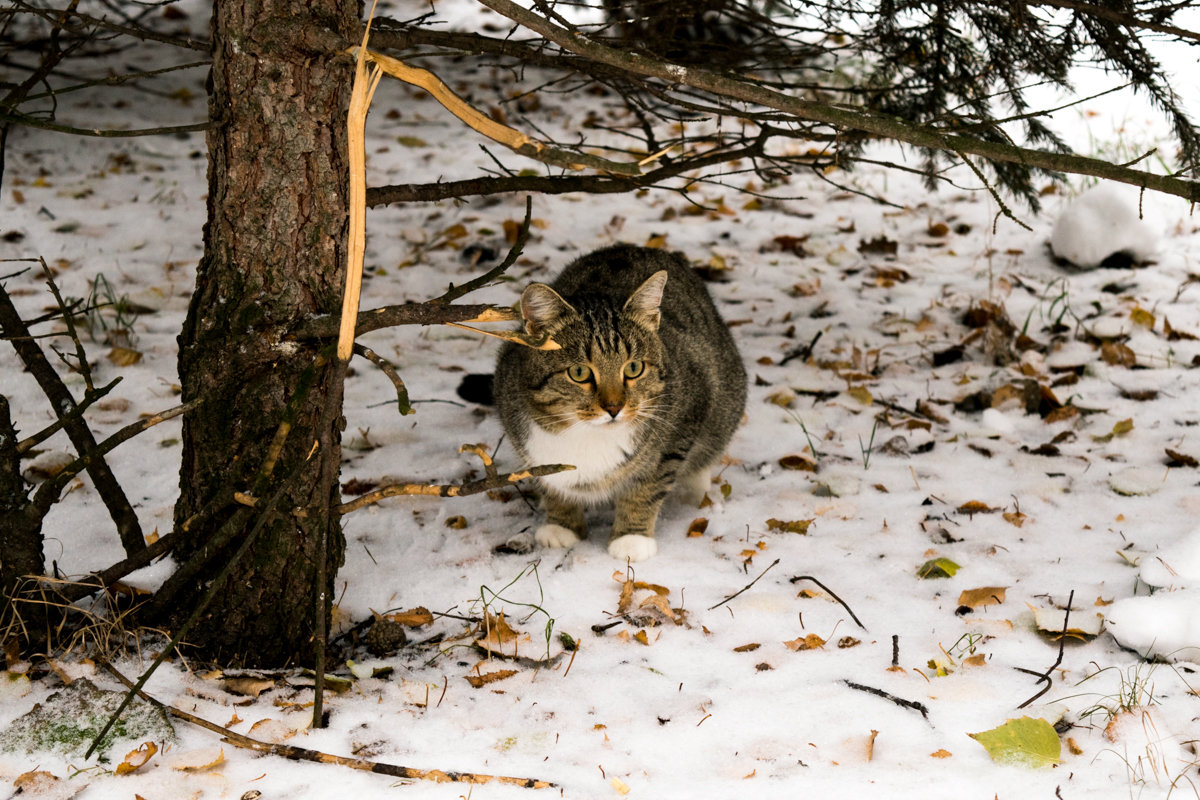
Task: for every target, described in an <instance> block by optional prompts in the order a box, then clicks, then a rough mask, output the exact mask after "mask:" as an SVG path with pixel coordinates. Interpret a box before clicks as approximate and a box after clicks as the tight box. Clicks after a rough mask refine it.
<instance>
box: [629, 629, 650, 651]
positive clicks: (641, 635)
mask: <svg viewBox="0 0 1200 800" xmlns="http://www.w3.org/2000/svg"><path fill="white" fill-rule="evenodd" d="M633 638H634V641H636V642H637V643H638V644H644V645H646V646H647V647H649V646H650V637H649V636H647V635H646V632H645V631H644V630H641V631H638V632H637V633H635V634H634V635H633Z"/></svg>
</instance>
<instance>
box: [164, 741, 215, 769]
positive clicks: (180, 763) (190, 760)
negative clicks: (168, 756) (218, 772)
mask: <svg viewBox="0 0 1200 800" xmlns="http://www.w3.org/2000/svg"><path fill="white" fill-rule="evenodd" d="M224 763H225V751H224V750H222V749H221V748H219V747H218V748H209V749H207V750H193V751H192V752H190V753H185V754H184V755H182V756H180V757H179V758H177V759H176V760H175V763H174V764H172V765H171V769H174V770H178V771H179V772H204V771H205V770H210V769H213V768H214V767H219V766H221V765H222V764H224Z"/></svg>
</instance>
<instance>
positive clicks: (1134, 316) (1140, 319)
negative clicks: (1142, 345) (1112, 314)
mask: <svg viewBox="0 0 1200 800" xmlns="http://www.w3.org/2000/svg"><path fill="white" fill-rule="evenodd" d="M1129 318H1130V319H1131V320H1133V324H1134V325H1141V326H1143V327H1146V328H1149V329H1150V330H1154V322H1155V319H1154V315H1153V314H1151V313H1150V312H1149V311H1147V310H1146V309H1144V308H1142V307H1141V306H1137V307H1136V308H1134V309H1133V311H1130V312H1129Z"/></svg>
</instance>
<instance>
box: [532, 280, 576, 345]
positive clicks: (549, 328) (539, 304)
mask: <svg viewBox="0 0 1200 800" xmlns="http://www.w3.org/2000/svg"><path fill="white" fill-rule="evenodd" d="M574 310H575V309H574V308H572V307H571V304H570V303H568V302H567V301H566V300H563V299H562V297H561V296H560V295H559V294H558V292H556V291H554V290H553V289H551V288H550V287H549V286H547V285H546V284H544V283H531V284H529V285H528V286H526V287H525V291H524V292H522V293H521V318H522V319H523V320H525V332H526V333H528V334H529V335H530V336H541V335H542V334H544V333H553V332H554V331H555V330H556V329H557V328H558V321H559V320H560V319H561V318H562V317H563V316H564V315H565V314H567V313H568V312H572V311H574Z"/></svg>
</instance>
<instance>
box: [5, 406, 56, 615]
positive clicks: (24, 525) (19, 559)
mask: <svg viewBox="0 0 1200 800" xmlns="http://www.w3.org/2000/svg"><path fill="white" fill-rule="evenodd" d="M17 441H18V437H17V431H16V429H15V428H13V424H12V418H11V416H10V415H9V409H8V398H7V397H5V396H4V395H2V394H0V634H3V633H5V632H6V627H7V626H8V624H9V623H10V622H13V621H14V617H13V616H12V615H13V614H14V613H16V614H18V615H20V616H21V618H22V619H23V620H24V621H25V622H26V623H29V624H28V625H27V626H26V627H25V633H26V635H27V637H28V638H36V637H38V636H39V635H40V634H41V632H42V631H41V630H40V628H41V626H39V625H37V624H32V623H33V622H34V621H33V620H31V619H29V618H28V617H29V616H30V615H31V614H33V613H35V611H36V609H37V608H38V606H36V605H33V604H30V605H29V606H27V607H26V608H24V609H21V608H17V605H16V600H17V595H18V594H19V593H20V586H21V582H22V579H23V578H24V577H25V576H27V575H41V574H42V572H43V571H44V570H45V564H46V562H45V558H44V557H43V555H42V515H41V514H39V513H38V512H37V510H36V509H34V508H33V506H32V504H31V503H30V502H29V492H28V490H27V487H26V485H25V479H24V478H23V477H22V476H21V456H20V454H19V453H18V452H17ZM16 629H17V630H21V627H18V628H16ZM23 638H24V637H23Z"/></svg>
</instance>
